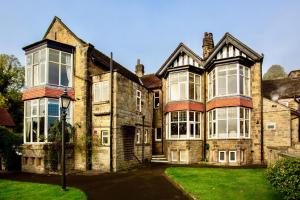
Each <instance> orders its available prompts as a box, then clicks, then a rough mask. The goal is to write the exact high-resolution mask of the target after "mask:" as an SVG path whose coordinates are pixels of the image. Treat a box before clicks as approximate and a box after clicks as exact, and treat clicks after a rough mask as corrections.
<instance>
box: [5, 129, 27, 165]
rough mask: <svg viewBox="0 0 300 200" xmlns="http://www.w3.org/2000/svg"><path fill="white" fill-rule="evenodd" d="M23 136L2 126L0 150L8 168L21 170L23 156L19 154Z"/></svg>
mask: <svg viewBox="0 0 300 200" xmlns="http://www.w3.org/2000/svg"><path fill="white" fill-rule="evenodd" d="M21 144H22V136H21V135H19V134H15V133H13V132H11V131H10V130H8V129H7V128H5V127H1V126H0V152H1V155H2V158H3V161H4V167H5V169H6V170H20V169H21V156H20V155H18V154H17V151H18V148H19V146H20V145H21Z"/></svg>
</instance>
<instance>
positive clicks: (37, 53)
mask: <svg viewBox="0 0 300 200" xmlns="http://www.w3.org/2000/svg"><path fill="white" fill-rule="evenodd" d="M39 60H40V57H39V52H36V53H33V64H39Z"/></svg>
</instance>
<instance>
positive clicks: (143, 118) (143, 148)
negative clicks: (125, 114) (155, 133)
mask: <svg viewBox="0 0 300 200" xmlns="http://www.w3.org/2000/svg"><path fill="white" fill-rule="evenodd" d="M142 120H143V140H142V141H143V142H142V163H144V156H145V155H144V152H145V115H143V116H142Z"/></svg>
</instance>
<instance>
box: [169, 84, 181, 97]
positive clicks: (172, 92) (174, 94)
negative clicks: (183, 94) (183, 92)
mask: <svg viewBox="0 0 300 200" xmlns="http://www.w3.org/2000/svg"><path fill="white" fill-rule="evenodd" d="M170 98H171V100H178V99H179V89H178V85H177V84H172V85H171V86H170Z"/></svg>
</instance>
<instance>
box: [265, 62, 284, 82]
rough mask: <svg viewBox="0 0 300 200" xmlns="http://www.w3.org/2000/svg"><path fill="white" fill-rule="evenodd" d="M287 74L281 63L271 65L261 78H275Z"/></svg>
mask: <svg viewBox="0 0 300 200" xmlns="http://www.w3.org/2000/svg"><path fill="white" fill-rule="evenodd" d="M286 76H287V74H286V73H285V71H284V68H283V67H282V66H281V65H272V66H271V67H270V68H269V69H268V71H267V72H266V73H265V74H264V76H263V80H275V79H281V78H285V77H286Z"/></svg>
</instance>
